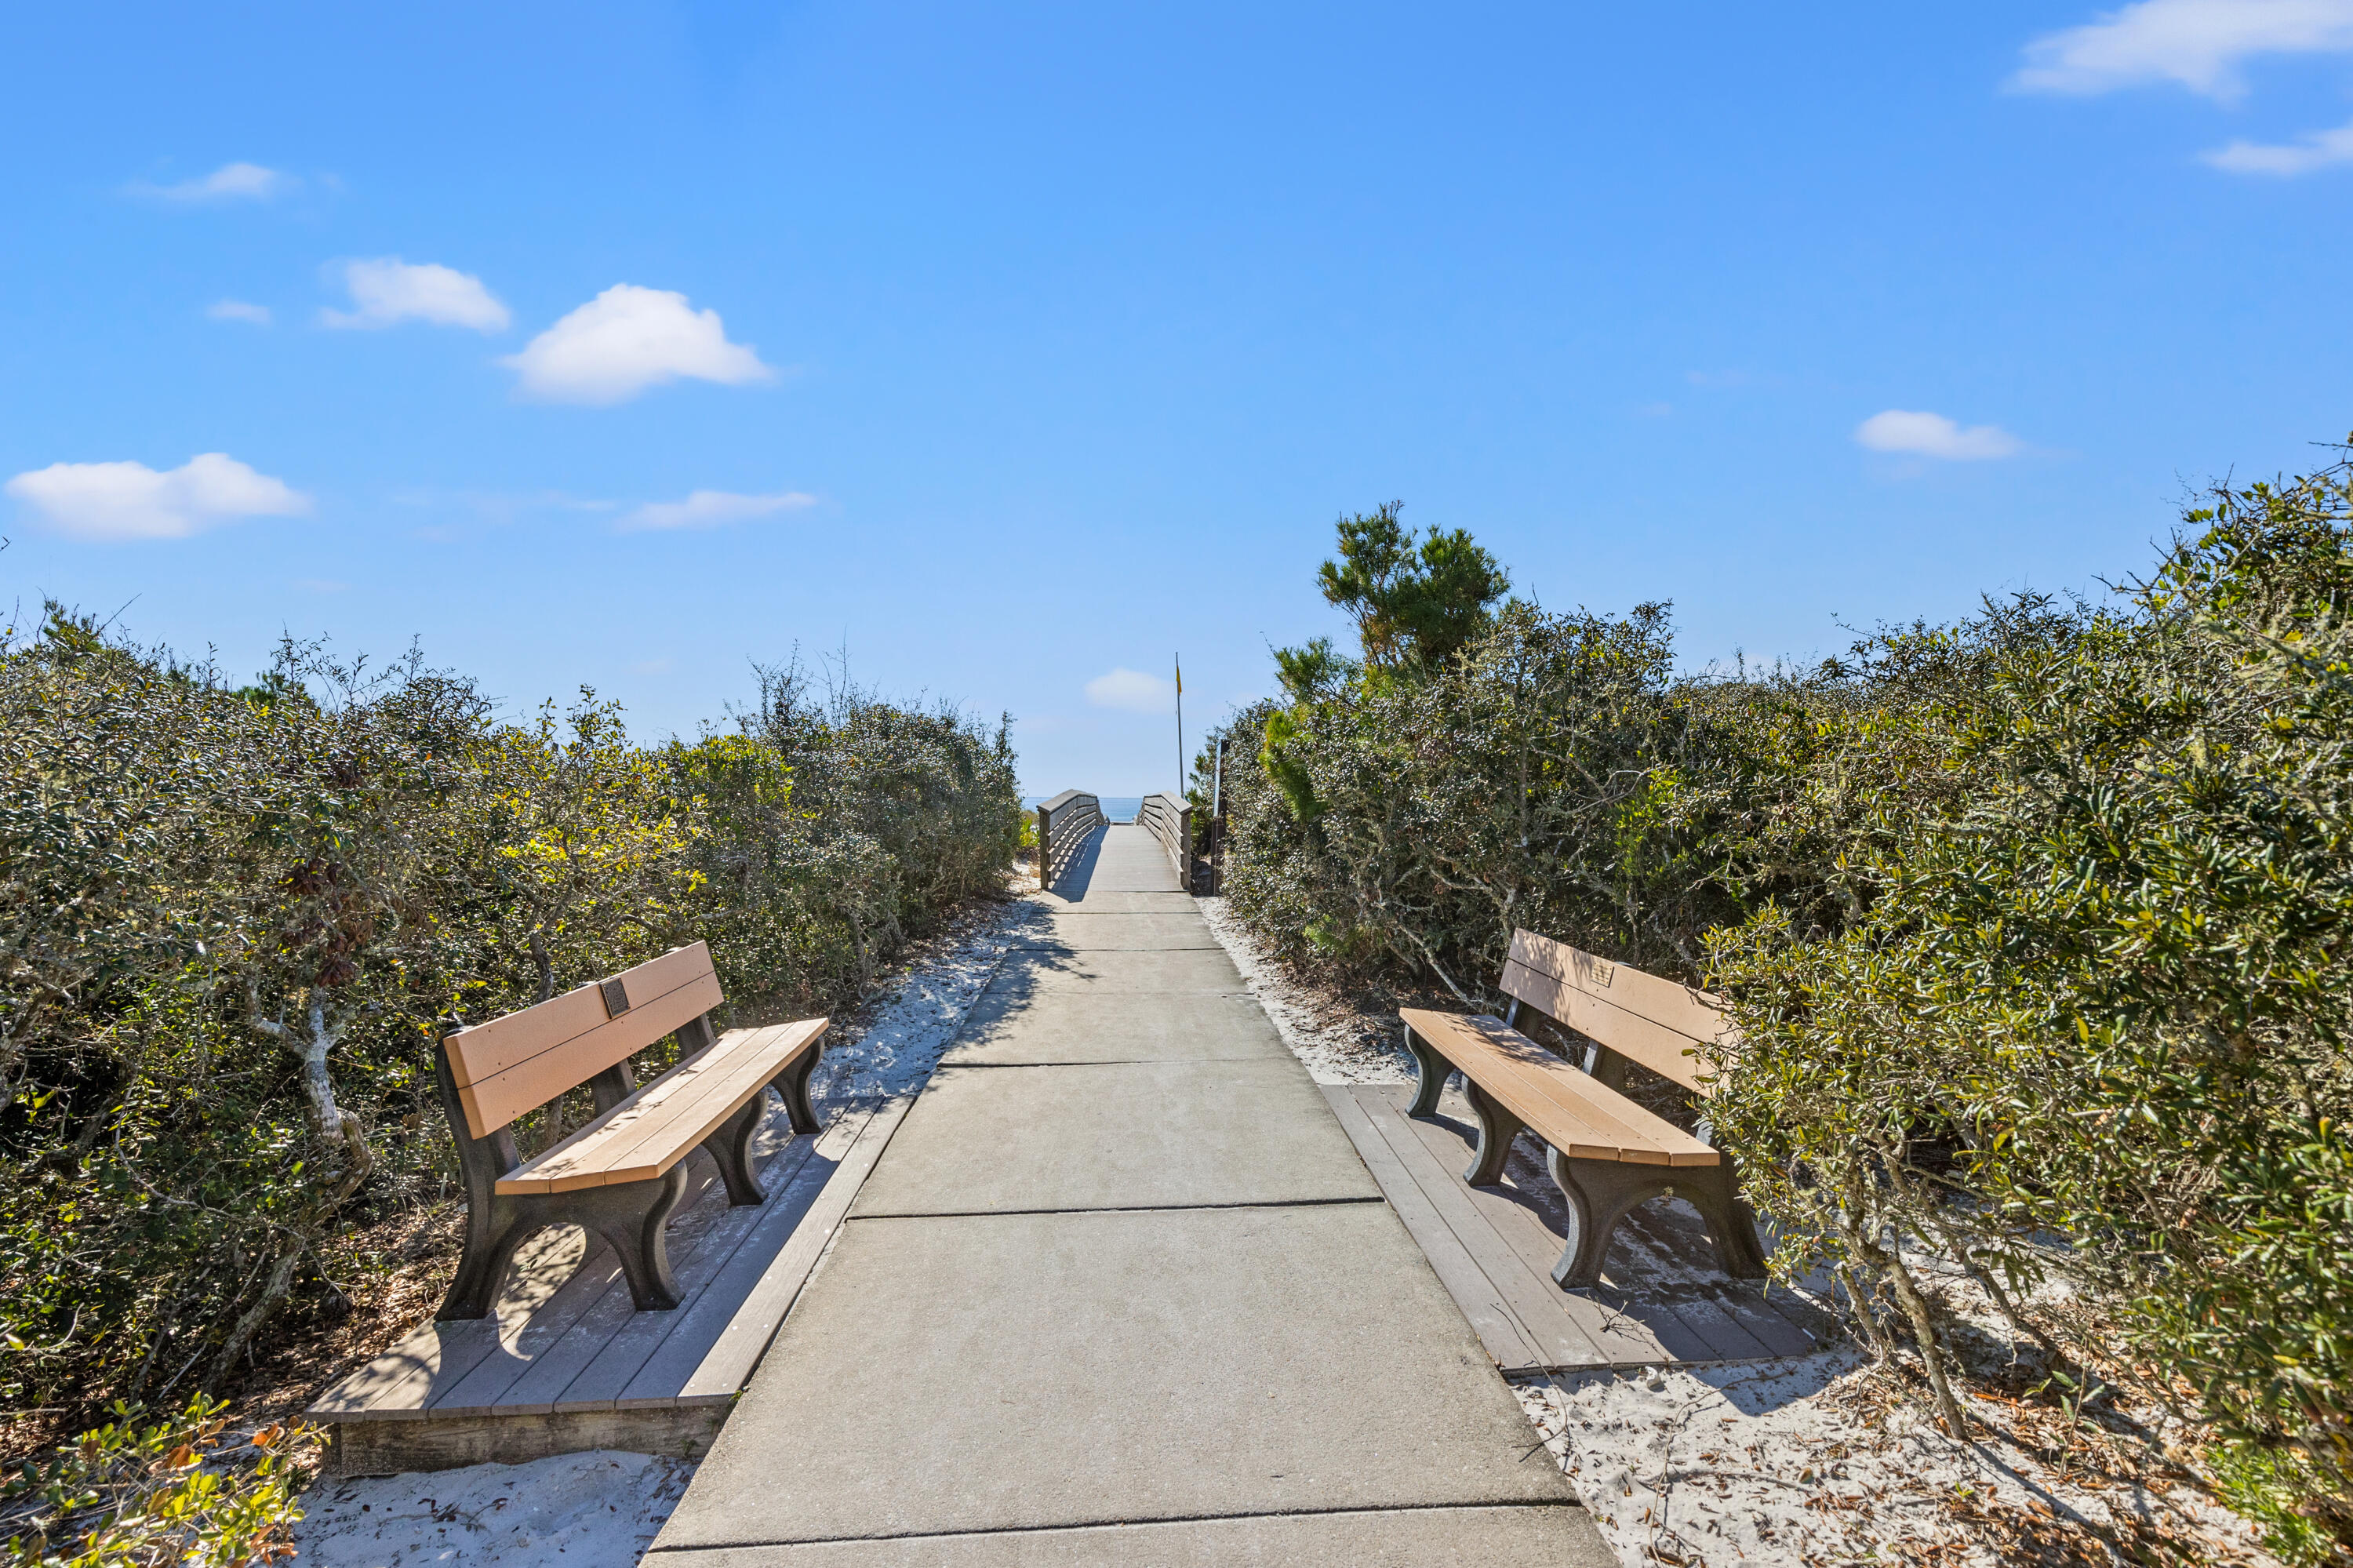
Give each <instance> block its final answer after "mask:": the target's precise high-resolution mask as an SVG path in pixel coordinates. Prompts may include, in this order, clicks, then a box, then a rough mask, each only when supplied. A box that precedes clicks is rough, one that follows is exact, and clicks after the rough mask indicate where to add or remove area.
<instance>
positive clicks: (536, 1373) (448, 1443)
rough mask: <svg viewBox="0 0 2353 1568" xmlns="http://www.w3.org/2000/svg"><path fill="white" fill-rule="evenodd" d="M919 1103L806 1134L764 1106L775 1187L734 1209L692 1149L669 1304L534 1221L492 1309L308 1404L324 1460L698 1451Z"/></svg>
mask: <svg viewBox="0 0 2353 1568" xmlns="http://www.w3.org/2000/svg"><path fill="white" fill-rule="evenodd" d="M910 1103H911V1102H910V1101H908V1100H905V1099H898V1100H892V1101H888V1102H885V1103H883V1104H881V1105H874V1104H856V1105H850V1106H847V1107H822V1108H821V1114H822V1115H823V1116H824V1117H825V1118H826V1127H825V1130H824V1131H822V1132H821V1133H819V1134H818V1135H817V1136H816V1137H814V1138H794V1137H793V1136H792V1132H791V1128H789V1127H787V1126H786V1124H785V1117H784V1109H783V1107H782V1106H780V1105H776V1104H773V1103H772V1105H771V1107H770V1119H769V1122H768V1124H767V1125H766V1126H765V1128H763V1129H762V1132H761V1135H760V1138H761V1141H760V1144H759V1148H760V1150H761V1151H762V1153H763V1154H764V1155H765V1158H764V1160H762V1163H761V1165H760V1167H759V1170H760V1176H761V1182H762V1184H763V1185H764V1186H765V1188H766V1189H767V1192H768V1197H767V1201H766V1202H764V1203H761V1204H758V1205H756V1206H746V1207H744V1208H740V1209H738V1208H730V1207H729V1206H728V1203H727V1193H726V1191H725V1189H724V1188H723V1187H722V1186H721V1185H720V1183H719V1173H718V1170H717V1167H716V1166H715V1165H714V1164H713V1163H712V1160H711V1157H710V1156H709V1155H708V1154H705V1153H703V1152H702V1151H700V1150H697V1151H696V1153H695V1154H694V1156H693V1163H692V1169H691V1174H690V1177H689V1185H688V1189H687V1197H686V1201H685V1202H682V1203H681V1204H680V1205H679V1212H678V1213H677V1214H676V1215H675V1216H673V1217H672V1219H671V1220H670V1258H671V1262H672V1264H673V1266H674V1267H675V1269H676V1271H677V1275H678V1281H679V1288H680V1294H681V1303H680V1305H679V1307H678V1308H677V1309H676V1310H675V1311H670V1312H638V1311H636V1310H635V1309H634V1308H633V1306H632V1303H631V1302H630V1299H629V1291H628V1286H627V1285H626V1284H624V1283H623V1282H622V1279H621V1269H620V1266H619V1264H618V1262H617V1260H616V1259H615V1258H614V1256H613V1253H612V1250H611V1249H610V1248H609V1247H607V1246H606V1245H604V1244H603V1242H601V1241H598V1242H596V1247H595V1251H594V1252H593V1253H591V1252H589V1250H588V1243H589V1238H588V1237H587V1236H586V1234H585V1233H583V1232H582V1231H581V1230H580V1229H579V1228H578V1227H577V1226H560V1227H554V1228H551V1229H548V1230H544V1231H542V1232H540V1233H539V1234H537V1235H536V1236H534V1237H533V1238H532V1239H531V1240H530V1241H529V1242H527V1243H525V1244H524V1246H523V1248H522V1251H521V1252H519V1253H518V1254H517V1255H516V1258H515V1262H514V1264H513V1265H512V1266H511V1267H510V1268H509V1270H508V1273H507V1279H506V1283H505V1286H504V1288H503V1290H502V1292H501V1297H500V1300H499V1305H498V1308H497V1309H496V1310H495V1311H494V1312H493V1313H492V1314H491V1316H490V1317H488V1318H485V1319H479V1320H476V1321H473V1322H460V1323H438V1322H434V1323H427V1324H426V1325H425V1326H424V1327H422V1328H420V1329H418V1330H417V1331H416V1332H415V1333H412V1334H410V1335H409V1336H408V1337H407V1338H406V1339H405V1340H401V1342H400V1343H399V1344H397V1345H396V1346H394V1347H393V1348H392V1349H391V1350H390V1351H386V1352H385V1354H383V1355H381V1356H378V1357H376V1358H375V1360H374V1361H370V1362H368V1363H367V1364H366V1365H365V1366H364V1367H361V1368H360V1369H359V1370H358V1371H356V1372H353V1373H352V1374H351V1375H349V1376H348V1377H345V1378H344V1379H343V1381H342V1382H340V1383H337V1384H335V1386H334V1387H333V1388H332V1389H330V1390H328V1392H327V1393H326V1394H325V1395H324V1396H322V1398H321V1399H320V1401H319V1402H318V1403H317V1404H315V1405H313V1406H312V1407H311V1419H313V1420H315V1421H318V1422H320V1423H322V1424H323V1425H326V1427H327V1428H328V1430H329V1432H330V1434H331V1444H330V1448H329V1453H328V1460H327V1463H328V1467H329V1468H330V1469H332V1470H333V1471H335V1472H336V1473H338V1474H343V1475H384V1474H391V1473H395V1472H398V1471H404V1470H434V1469H445V1468H448V1467H452V1466H458V1465H472V1464H481V1463H485V1462H497V1463H502V1464H517V1463H521V1462H522V1461H524V1460H528V1459H535V1458H541V1457H544V1456H546V1455H549V1454H559V1453H571V1452H577V1451H580V1450H584V1449H589V1448H620V1449H626V1450H629V1451H632V1452H636V1453H649V1454H685V1455H700V1454H702V1453H703V1452H704V1451H706V1450H707V1449H708V1448H709V1447H710V1446H711V1442H712V1438H713V1437H715V1436H717V1435H718V1431H719V1427H720V1425H721V1424H722V1423H723V1422H724V1421H725V1420H726V1418H727V1412H728V1408H729V1406H730V1405H731V1404H733V1401H734V1399H735V1396H736V1394H737V1393H738V1392H740V1391H741V1390H742V1389H743V1387H744V1383H747V1382H748V1381H749V1380H750V1378H751V1375H752V1372H753V1369H754V1367H756V1366H757V1365H758V1364H759V1361H760V1358H761V1356H762V1355H763V1354H765V1351H767V1348H768V1343H769V1341H770V1340H772V1339H773V1338H774V1337H775V1335H776V1330H777V1328H778V1326H779V1325H780V1324H782V1323H783V1321H784V1318H785V1313H786V1309H787V1308H790V1307H791V1305H792V1303H793V1300H794V1298H796V1297H797V1295H798V1294H799V1293H800V1288H801V1287H802V1285H803V1284H804V1283H805V1282H806V1281H807V1278H808V1277H809V1273H810V1271H811V1269H813V1268H814V1267H815V1266H816V1265H817V1261H818V1256H819V1255H821V1254H822V1253H823V1251H824V1250H825V1247H826V1245H827V1243H828V1242H829V1241H830V1240H831V1239H832V1237H833V1234H834V1232H835V1230H836V1228H837V1227H838V1226H839V1224H840V1222H841V1217H842V1215H843V1213H846V1212H847V1211H848V1209H849V1203H850V1200H851V1199H852V1198H854V1197H855V1196H856V1195H857V1192H858V1188H859V1184H860V1182H861V1181H863V1180H864V1178H865V1175H866V1172H867V1171H870V1170H871V1169H872V1167H873V1165H874V1161H875V1160H877V1159H878V1158H879V1157H880V1155H881V1150H882V1147H883V1145H884V1144H885V1143H886V1142H887V1141H888V1140H889V1139H890V1136H891V1133H892V1129H893V1128H896V1127H897V1126H898V1124H899V1121H900V1119H901V1118H902V1117H903V1116H905V1114H906V1110H907V1107H908V1105H909V1104H910Z"/></svg>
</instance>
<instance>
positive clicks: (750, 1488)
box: [647, 827, 1614, 1568]
mask: <svg viewBox="0 0 2353 1568" xmlns="http://www.w3.org/2000/svg"><path fill="white" fill-rule="evenodd" d="M1038 902H1039V906H1040V907H1039V915H1038V917H1037V919H1036V920H1035V922H1034V923H1033V926H1032V927H1031V930H1030V934H1029V936H1028V937H1027V938H1024V945H1023V946H1022V947H1020V948H1017V949H1016V950H1015V951H1014V952H1012V953H1011V954H1008V957H1007V959H1006V962H1005V964H1004V965H1003V967H1002V968H1001V969H999V971H998V973H997V979H996V980H995V981H994V982H993V983H992V984H991V986H990V988H989V990H988V992H987V994H986V995H985V996H984V997H983V999H982V1001H980V1003H979V1004H978V1006H977V1007H976V1008H975V1010H974V1012H973V1013H972V1014H971V1016H970V1018H969V1019H968V1020H967V1022H966V1024H965V1031H964V1033H963V1034H962V1035H961V1036H960V1037H959V1039H958V1041H957V1043H956V1044H955V1045H954V1046H953V1047H952V1048H951V1049H950V1050H949V1052H948V1054H947V1055H946V1057H945V1059H944V1061H943V1062H942V1064H941V1066H940V1068H939V1070H938V1071H937V1072H936V1073H935V1074H934V1075H933V1077H932V1080H931V1083H930V1085H929V1086H927V1087H926V1088H925V1089H924V1091H923V1096H922V1097H921V1098H920V1099H918V1100H917V1101H916V1103H915V1106H914V1108H913V1110H912V1111H911V1112H909V1113H908V1116H907V1118H906V1120H905V1122H904V1123H903V1124H902V1126H901V1127H900V1128H899V1130H898V1132H897V1134H896V1136H895V1137H893V1139H892V1141H891V1143H890V1145H889V1146H888V1148H886V1149H885V1150H884V1151H883V1154H882V1158H881V1163H880V1164H879V1165H878V1166H877V1167H876V1168H875V1171H874V1173H873V1175H872V1176H871V1177H870V1178H869V1179H868V1181H867V1183H866V1185H865V1187H864V1189H863V1190H862V1191H861V1192H860V1195H859V1199H858V1202H857V1203H856V1204H855V1205H854V1206H853V1208H852V1209H851V1212H850V1218H849V1221H848V1223H847V1224H845V1225H844V1226H843V1228H842V1232H841V1235H840V1238H839V1241H838V1242H837V1244H836V1245H835V1247H834V1250H833V1252H832V1254H831V1255H830V1256H829V1257H828V1259H827V1261H826V1262H825V1264H824V1265H823V1266H822V1267H821V1268H820V1270H819V1272H818V1275H817V1277H815V1278H814V1279H813V1280H812V1281H811V1282H810V1284H809V1286H808V1287H807V1291H806V1292H805V1293H804V1294H803V1296H802V1298H801V1299H800V1300H799V1302H798V1303H797V1305H796V1306H795V1307H794V1308H793V1311H792V1314H791V1316H790V1317H789V1318H787V1319H786V1321H785V1325H784V1328H783V1330H782V1331H781V1332H780V1333H779V1334H778V1336H777V1339H776V1344H775V1345H774V1346H773V1347H772V1348H771V1349H770V1350H769V1352H768V1354H767V1357H766V1359H765V1361H763V1362H762V1363H761V1366H760V1370H759V1372H758V1373H757V1374H756V1375H755V1376H754V1379H753V1382H752V1386H751V1387H750V1389H749V1390H748V1391H747V1392H746V1393H744V1397H743V1400H742V1402H741V1404H739V1406H738V1407H737V1409H736V1411H735V1413H734V1414H733V1416H732V1417H731V1418H730V1420H729V1422H728V1424H727V1426H726V1428H725V1430H724V1431H723V1433H722V1434H721V1436H720V1438H719V1442H718V1444H717V1446H715V1447H714V1448H713V1449H712V1453H711V1456H710V1457H709V1458H707V1459H706V1460H705V1461H704V1462H703V1465H702V1469H701V1471H700V1472H699V1473H698V1474H697V1476H696V1478H695V1480H694V1484H693V1486H692V1487H691V1489H689V1490H688V1492H687V1495H686V1498H685V1499H684V1501H683V1502H681V1504H680V1506H679V1509H678V1511H677V1512H676V1513H674V1514H673V1515H671V1517H670V1522H669V1524H668V1525H667V1526H666V1527H665V1528H664V1529H663V1531H662V1532H661V1536H660V1538H659V1540H658V1541H657V1542H655V1545H654V1548H653V1551H654V1555H652V1556H649V1558H648V1559H647V1561H648V1563H649V1564H653V1565H656V1568H722V1565H724V1568H754V1565H755V1564H774V1565H776V1568H836V1565H839V1568H870V1565H872V1568H882V1565H891V1568H900V1565H906V1564H918V1563H920V1564H927V1565H931V1564H936V1565H942V1568H982V1565H987V1568H996V1565H998V1564H1028V1563H1053V1564H1065V1563H1067V1564H1081V1563H1122V1564H1169V1565H1176V1564H1187V1565H1191V1564H1200V1565H1204V1568H1206V1565H1208V1564H1226V1563H1286V1564H1316V1565H1320V1564H1332V1565H1335V1568H1339V1565H1344V1564H1345V1565H1346V1568H1364V1565H1367V1564H1389V1563H1394V1564H1407V1563H1417V1564H1418V1563H1477V1564H1480V1565H1481V1568H1507V1565H1517V1564H1524V1563H1525V1564H1535V1563H1543V1564H1547V1565H1553V1568H1557V1565H1560V1564H1592V1565H1596V1568H1599V1565H1601V1564H1608V1563H1613V1562H1614V1559H1613V1558H1612V1557H1611V1555H1610V1553H1609V1549H1608V1548H1607V1547H1606V1546H1605V1545H1604V1543H1603V1542H1602V1540H1601V1537H1600V1535H1599V1531H1597V1530H1596V1529H1595V1528H1594V1526H1593V1524H1592V1522H1591V1521H1590V1520H1588V1518H1587V1517H1586V1515H1585V1512H1584V1510H1582V1509H1581V1508H1579V1507H1578V1506H1577V1502H1576V1499H1575V1497H1574V1494H1572V1493H1571V1491H1570V1490H1569V1488H1568V1485H1567V1482H1566V1481H1565V1480H1564V1479H1563V1478H1562V1477H1561V1475H1560V1472H1559V1470H1558V1469H1557V1468H1556V1467H1555V1465H1554V1464H1553V1462H1552V1459H1551V1457H1549V1456H1548V1455H1547V1454H1546V1453H1545V1452H1544V1450H1543V1449H1542V1447H1541V1446H1538V1444H1537V1441H1536V1437H1535V1433H1534V1432H1533V1431H1532V1430H1531V1428H1530V1427H1529V1425H1528V1424H1527V1422H1526V1420H1525V1418H1524V1417H1523V1416H1522V1415H1521V1414H1520V1410H1519V1407H1518V1404H1517V1403H1516V1402H1515V1400H1514V1397H1513V1395H1512V1393H1511V1391H1510V1390H1509V1389H1508V1388H1507V1387H1506V1386H1505V1385H1504V1382H1503V1379H1502V1378H1501V1377H1500V1376H1498V1375H1497V1373H1496V1372H1495V1371H1494V1368H1493V1363H1492V1362H1491V1361H1489V1360H1488V1358H1487V1356H1486V1354H1485V1353H1484V1352H1483V1351H1482V1350H1481V1348H1480V1345H1479V1341H1478V1340H1477V1339H1476V1338H1475V1337H1474V1336H1473V1335H1472V1331H1471V1329H1470V1327H1469V1325H1468V1324H1466V1323H1465V1322H1464V1321H1463V1319H1462V1315H1461V1312H1460V1311H1458V1310H1457V1309H1456V1308H1455V1306H1454V1304H1453V1302H1452V1301H1451V1300H1450V1299H1449V1298H1448V1297H1447V1295H1446V1293H1445V1291H1444V1290H1443V1289H1442V1288H1440V1285H1439V1283H1438V1280H1437V1278H1436V1277H1435V1276H1433V1275H1432V1274H1431V1272H1430V1267H1429V1266H1428V1265H1427V1264H1426V1263H1425V1262H1424V1261H1423V1259H1422V1256H1421V1254H1420V1253H1419V1251H1418V1250H1417V1249H1416V1247H1415V1245H1414V1243H1413V1241H1412V1239H1411V1238H1410V1237H1409V1236H1408V1234H1406V1231H1405V1229H1404V1227H1403V1226H1402V1225H1401V1224H1398V1220H1397V1217H1396V1216H1395V1215H1394V1214H1393V1213H1391V1212H1390V1211H1389V1208H1388V1204H1387V1203H1386V1202H1384V1201H1383V1199H1382V1197H1381V1192H1380V1189H1379V1187H1378V1186H1377V1185H1376V1184H1375V1183H1374V1181H1373V1180H1372V1178H1371V1176H1370V1175H1369V1174H1367V1172H1366V1169H1365V1166H1364V1164H1363V1162H1362V1161H1361V1160H1359V1159H1358V1158H1357V1156H1356V1150H1355V1149H1354V1147H1353V1146H1352V1145H1351V1144H1350V1143H1349V1141H1348V1139H1347V1136H1346V1134H1345V1132H1344V1131H1343V1130H1342V1129H1341V1128H1340V1126H1339V1123H1338V1122H1337V1121H1336V1120H1335V1118H1334V1117H1333V1115H1332V1112H1331V1110H1330V1108H1329V1107H1327V1106H1326V1104H1325V1103H1324V1098H1323V1097H1322V1096H1321V1095H1320V1094H1319V1093H1318V1092H1317V1090H1316V1088H1315V1086H1314V1084H1313V1083H1312V1082H1311V1081H1310V1080H1309V1078H1308V1075H1307V1073H1306V1070H1305V1069H1304V1068H1303V1067H1302V1066H1301V1065H1299V1062H1298V1060H1297V1059H1296V1058H1295V1057H1293V1055H1292V1054H1291V1053H1290V1051H1289V1050H1288V1049H1286V1048H1285V1047H1284V1045H1283V1044H1282V1039H1281V1038H1280V1037H1279V1036H1278V1035H1277V1034H1276V1033H1275V1031H1274V1028H1273V1025H1272V1024H1271V1023H1270V1022H1268V1020H1267V1017H1266V1014H1265V1013H1264V1012H1263V1011H1261V1009H1260V1007H1259V1005H1258V1003H1257V1001H1256V1000H1255V999H1254V998H1252V997H1251V996H1250V993H1249V991H1247V990H1246V989H1245V987H1244V985H1243V982H1242V980H1241V977H1240V974H1239V973H1237V972H1236V970H1235V969H1234V968H1233V966H1232V964H1231V963H1230V962H1229V960H1228V959H1227V958H1226V956H1225V953H1224V952H1223V950H1222V949H1220V948H1219V946H1218V944H1217V941H1216V938H1214V937H1212V936H1211V935H1210V933H1209V931H1208V927H1207V926H1206V925H1205V924H1204V923H1203V922H1202V920H1201V918H1200V916H1199V915H1198V913H1196V912H1195V910H1194V908H1193V903H1192V900H1191V898H1190V897H1189V896H1187V895H1185V894H1184V893H1182V892H1180V891H1178V890H1177V884H1176V874H1175V872H1174V870H1173V868H1172V867H1171V866H1170V865H1169V863H1168V861H1167V858H1166V855H1164V854H1163V853H1162V852H1161V850H1160V847H1159V845H1158V844H1157V843H1156V842H1155V841H1154V840H1153V839H1152V837H1151V836H1150V835H1149V834H1148V833H1146V832H1145V831H1143V830H1142V829H1139V828H1133V827H1114V828H1112V829H1110V830H1108V831H1107V832H1104V833H1103V834H1101V835H1099V836H1098V837H1097V838H1096V840H1095V841H1094V842H1093V843H1092V845H1091V846H1090V847H1089V849H1088V850H1087V851H1086V852H1085V853H1082V855H1081V856H1080V857H1079V858H1078V859H1077V861H1076V862H1075V863H1073V864H1072V866H1071V868H1070V871H1069V872H1068V874H1066V875H1065V876H1064V877H1063V878H1062V879H1061V880H1060V882H1059V883H1058V885H1057V886H1056V889H1055V894H1054V895H1047V896H1044V897H1042V898H1040V899H1039V901H1038Z"/></svg>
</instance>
